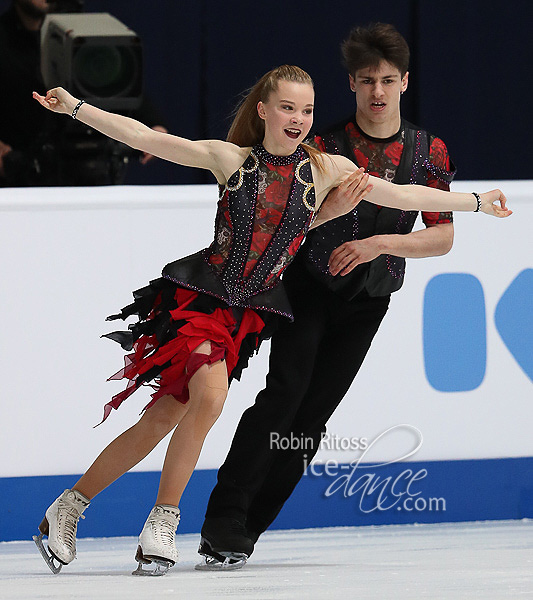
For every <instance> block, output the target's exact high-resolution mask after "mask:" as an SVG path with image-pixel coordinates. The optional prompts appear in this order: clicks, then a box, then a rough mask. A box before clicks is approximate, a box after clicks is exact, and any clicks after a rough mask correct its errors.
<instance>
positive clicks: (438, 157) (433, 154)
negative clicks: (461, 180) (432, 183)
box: [429, 138, 450, 171]
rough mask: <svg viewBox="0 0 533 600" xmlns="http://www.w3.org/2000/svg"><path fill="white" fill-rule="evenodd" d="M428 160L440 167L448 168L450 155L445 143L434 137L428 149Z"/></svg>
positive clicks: (447, 169)
mask: <svg viewBox="0 0 533 600" xmlns="http://www.w3.org/2000/svg"><path fill="white" fill-rule="evenodd" d="M429 160H430V161H431V162H432V163H433V164H434V165H435V166H436V167H439V168H440V169H445V170H446V171H449V170H450V157H449V156H448V149H447V148H446V144H445V143H444V142H443V141H442V140H441V139H439V138H435V139H434V140H433V142H432V144H431V147H430V149H429Z"/></svg>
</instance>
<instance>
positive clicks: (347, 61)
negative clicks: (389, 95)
mask: <svg viewBox="0 0 533 600" xmlns="http://www.w3.org/2000/svg"><path fill="white" fill-rule="evenodd" d="M341 49H342V55H343V57H344V66H345V67H346V68H347V69H348V72H349V73H350V75H355V73H356V71H359V69H366V68H368V67H378V65H379V63H380V62H381V61H387V62H388V63H390V64H391V65H394V66H395V67H396V68H397V69H398V71H400V73H401V75H402V77H403V76H404V75H405V73H406V72H407V70H408V68H409V46H408V45H407V42H406V41H405V40H404V38H403V37H402V35H401V34H400V33H399V32H398V30H397V29H396V28H395V27H394V25H390V24H389V23H372V24H371V25H368V26H366V27H354V28H353V29H352V30H351V31H350V35H349V36H348V38H347V39H346V40H344V42H343V43H342V45H341Z"/></svg>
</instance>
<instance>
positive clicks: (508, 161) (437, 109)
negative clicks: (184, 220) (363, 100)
mask: <svg viewBox="0 0 533 600" xmlns="http://www.w3.org/2000/svg"><path fill="white" fill-rule="evenodd" d="M7 5H8V1H7V0H0V9H2V10H3V9H4V7H5V6H7ZM85 10H86V11H87V12H110V13H111V14H113V15H114V16H116V17H117V18H118V19H120V20H121V21H123V22H124V23H125V24H126V25H128V26H129V27H131V28H132V29H133V30H134V31H136V32H137V34H138V35H139V36H140V37H141V38H142V40H143V43H144V53H145V69H146V74H145V89H146V92H147V93H148V95H149V96H150V97H151V98H152V100H153V101H154V102H155V103H156V105H157V106H158V107H159V109H160V110H161V112H162V114H163V115H164V118H165V119H166V121H167V123H168V125H169V129H170V130H171V132H172V133H176V134H179V135H183V136H186V137H191V138H193V139H194V138H196V139H198V138H206V137H216V138H224V137H225V135H226V132H227V129H228V125H229V117H230V113H231V110H232V108H233V107H234V105H235V103H236V101H237V100H238V97H239V94H240V93H241V92H242V91H243V90H244V89H246V88H248V87H249V86H251V85H252V84H253V83H254V81H255V80H256V79H257V78H258V77H260V76H261V75H262V74H263V73H264V72H265V71H267V70H269V69H271V68H272V67H275V66H277V65H279V64H283V63H293V64H297V65H299V66H301V67H303V68H304V69H306V70H307V71H309V73H310V74H311V75H312V77H313V78H314V80H315V87H316V113H315V127H316V128H317V129H320V127H321V126H325V125H327V124H328V123H330V122H334V121H336V120H338V119H341V118H343V117H344V116H347V115H348V114H350V113H351V112H353V110H354V99H353V95H352V94H351V92H350V91H349V88H348V85H347V75H346V73H345V71H344V69H343V67H342V66H341V63H340V50H339V44H340V42H341V41H342V40H343V39H344V38H345V37H346V36H347V34H348V32H349V30H350V29H351V27H353V26H354V25H359V24H361V25H364V24H367V23H369V22H372V21H384V22H389V23H393V24H394V25H395V26H396V27H397V28H398V30H399V31H400V32H401V33H402V34H403V35H404V37H405V38H406V40H407V42H408V43H409V45H410V47H411V51H412V59H411V66H410V84H409V89H408V91H407V93H406V94H405V95H404V96H403V98H402V111H403V114H404V116H405V117H406V118H407V119H408V120H410V121H412V122H414V123H416V124H418V125H421V126H423V127H425V128H426V129H428V130H429V131H431V132H432V133H435V134H436V135H438V136H440V137H442V138H443V139H444V141H445V142H446V143H447V145H448V148H449V150H450V153H451V155H452V157H453V159H454V161H455V163H456V164H457V166H458V169H459V170H458V175H457V179H463V180H464V179H533V170H532V166H531V163H532V160H531V159H532V153H531V151H530V149H529V147H530V146H529V144H530V143H531V137H532V133H533V125H532V122H533V111H532V109H531V99H532V96H533V90H532V88H533V85H532V83H531V65H532V63H533V60H532V59H533V41H532V40H533V34H532V26H531V23H532V22H533V3H532V2H529V1H528V0H524V1H513V0H510V1H507V2H505V1H501V0H491V1H490V2H488V1H487V0H470V1H469V2H465V1H461V0H451V1H447V2H442V1H433V0H425V1H424V0H403V1H402V0H381V1H380V2H356V1H355V0H329V1H321V0H314V1H308V2H286V1H279V0H270V1H269V2H266V1H262V2H252V1H245V0H233V1H232V0H227V1H226V2H219V1H217V0H189V1H179V0H152V1H150V2H147V1H146V0H114V1H111V0H85ZM207 181H212V179H211V178H210V175H209V174H208V173H202V172H200V171H196V170H193V169H187V168H185V167H176V166H174V165H170V164H164V163H162V162H161V161H158V164H155V163H154V164H151V165H149V166H148V167H145V168H141V167H140V166H138V165H134V166H132V167H131V168H130V171H129V173H128V178H127V183H201V182H207Z"/></svg>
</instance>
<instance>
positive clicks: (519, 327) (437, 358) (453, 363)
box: [423, 269, 533, 392]
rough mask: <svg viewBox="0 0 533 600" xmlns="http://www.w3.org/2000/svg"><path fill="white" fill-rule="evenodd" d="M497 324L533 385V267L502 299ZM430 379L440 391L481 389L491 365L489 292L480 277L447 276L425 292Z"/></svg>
mask: <svg viewBox="0 0 533 600" xmlns="http://www.w3.org/2000/svg"><path fill="white" fill-rule="evenodd" d="M494 322H495V325H496V329H497V331H498V333H499V334H500V337H501V339H502V341H503V343H504V344H505V345H506V347H507V349H508V350H509V352H510V353H511V355H512V356H513V357H514V359H515V360H516V362H517V363H518V365H519V366H520V367H521V368H522V370H523V371H524V373H525V374H526V375H527V376H528V377H529V379H530V380H531V381H533V269H525V270H523V271H522V272H521V273H519V274H518V276H517V277H516V278H515V279H514V280H513V281H512V282H511V284H510V285H509V287H508V288H507V289H506V290H505V292H504V293H503V295H502V297H501V298H500V300H499V301H498V305H497V307H496V311H495V315H494ZM423 341H424V363H425V368H426V377H427V379H428V381H429V383H430V384H431V386H432V387H434V388H435V389H436V390H438V391H440V392H466V391H470V390H474V389H476V388H477V387H479V386H480V385H481V383H482V381H483V378H484V377H485V370H486V364H487V324H486V310H485V294H484V292H483V286H482V285H481V282H480V281H479V279H478V278H477V277H475V276H474V275H471V274H469V273H445V274H442V275H437V276H435V277H433V279H431V280H430V281H429V283H428V284H427V286H426V290H425V294H424V324H423Z"/></svg>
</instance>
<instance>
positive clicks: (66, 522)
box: [57, 501, 85, 551]
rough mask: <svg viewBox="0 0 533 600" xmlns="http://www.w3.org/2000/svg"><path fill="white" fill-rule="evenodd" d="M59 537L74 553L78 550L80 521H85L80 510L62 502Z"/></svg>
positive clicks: (60, 504) (59, 515)
mask: <svg viewBox="0 0 533 600" xmlns="http://www.w3.org/2000/svg"><path fill="white" fill-rule="evenodd" d="M58 509H59V510H58V532H57V533H58V537H59V538H60V539H61V540H62V541H63V543H64V544H65V545H66V546H67V547H68V548H69V549H70V550H72V551H74V550H75V549H76V530H77V529H78V520H79V519H80V518H81V519H85V517H84V516H83V515H82V514H80V512H79V511H78V509H77V508H76V507H75V506H72V505H71V504H68V503H66V502H64V501H60V502H59V505H58Z"/></svg>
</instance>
